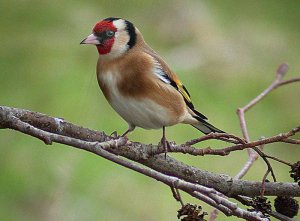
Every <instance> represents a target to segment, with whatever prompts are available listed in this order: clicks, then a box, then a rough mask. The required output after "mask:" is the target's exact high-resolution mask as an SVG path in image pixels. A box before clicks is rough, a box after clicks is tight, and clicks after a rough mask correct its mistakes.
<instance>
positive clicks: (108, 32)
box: [106, 30, 115, 37]
mask: <svg viewBox="0 0 300 221" xmlns="http://www.w3.org/2000/svg"><path fill="white" fill-rule="evenodd" d="M114 35H115V33H114V32H113V31H110V30H108V31H106V36H107V37H112V36H114Z"/></svg>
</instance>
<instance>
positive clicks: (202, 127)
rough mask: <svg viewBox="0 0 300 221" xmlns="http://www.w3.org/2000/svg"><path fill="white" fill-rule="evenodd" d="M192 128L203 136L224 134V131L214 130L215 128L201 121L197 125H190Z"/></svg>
mask: <svg viewBox="0 0 300 221" xmlns="http://www.w3.org/2000/svg"><path fill="white" fill-rule="evenodd" d="M192 126H193V127H195V128H197V129H198V130H200V131H201V132H202V133H204V134H209V133H225V132H224V131H222V130H220V129H218V128H216V127H215V126H213V125H211V124H210V123H208V122H207V121H205V120H201V122H199V123H197V124H192Z"/></svg>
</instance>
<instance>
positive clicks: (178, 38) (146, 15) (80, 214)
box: [0, 0, 300, 221]
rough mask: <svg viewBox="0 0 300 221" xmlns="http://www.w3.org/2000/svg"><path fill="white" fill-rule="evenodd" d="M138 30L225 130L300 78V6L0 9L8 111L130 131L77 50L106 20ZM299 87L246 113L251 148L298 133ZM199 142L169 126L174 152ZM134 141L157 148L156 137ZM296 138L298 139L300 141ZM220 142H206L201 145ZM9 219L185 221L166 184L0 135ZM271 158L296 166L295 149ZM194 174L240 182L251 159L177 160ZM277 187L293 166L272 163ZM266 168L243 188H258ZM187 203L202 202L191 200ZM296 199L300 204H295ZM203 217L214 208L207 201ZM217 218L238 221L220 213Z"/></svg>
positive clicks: (138, 4)
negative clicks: (279, 78)
mask: <svg viewBox="0 0 300 221" xmlns="http://www.w3.org/2000/svg"><path fill="white" fill-rule="evenodd" d="M110 16H115V17H123V18H126V19H128V20H130V21H132V22H133V23H134V24H135V25H136V26H137V27H138V28H139V29H140V31H141V32H142V33H143V34H144V38H145V39H146V41H147V42H148V44H149V45H151V46H152V48H153V49H155V50H156V51H157V52H158V53H159V54H161V55H162V57H164V59H165V60H166V61H167V63H168V64H169V65H170V66H171V67H172V69H173V70H174V71H175V72H176V73H177V74H178V75H179V77H180V79H181V80H182V81H183V82H184V84H185V85H186V87H187V88H188V89H189V91H190V93H191V95H192V99H193V101H194V104H195V106H196V107H197V108H198V110H199V111H201V112H202V113H204V114H205V115H207V116H208V117H209V119H210V122H211V123H213V124H215V125H216V126H217V127H219V128H221V129H223V130H225V131H227V132H230V133H234V134H237V135H241V132H240V128H239V123H238V119H237V116H236V113H235V112H236V109H237V107H241V106H243V105H245V104H246V103H247V102H249V101H250V100H251V99H252V98H254V97H255V96H256V95H257V94H258V93H260V92H261V91H262V90H263V89H265V88H266V87H267V86H268V85H269V84H270V83H271V82H272V81H273V79H274V76H275V75H274V73H275V70H276V69H277V67H278V65H279V64H280V63H282V62H288V63H289V65H290V70H289V72H288V74H287V76H286V77H285V78H286V79H287V78H289V77H296V76H299V75H300V62H299V61H300V57H299V56H300V40H299V39H300V25H299V21H300V5H299V1H288V2H287V1H280V0H272V1H271V0H269V1H259V0H255V1H230V0H227V1H222V0H213V1H208V0H207V1H197V0H194V1H180V0H176V1H170V0H168V1H145V0H144V1H137V0H136V1H116V0H110V1H99V0H98V1H96V0H94V1H40V0H35V1H30V0H22V1H21V0H11V1H7V0H6V1H1V2H0V33H1V42H0V69H1V72H0V77H1V90H0V91H1V93H0V105H7V106H13V107H20V108H25V109H30V110H34V111H39V112H42V113H46V114H48V115H51V116H56V117H62V118H64V119H66V120H68V121H71V122H73V123H76V124H79V125H82V126H85V127H89V128H92V129H96V130H104V131H105V132H106V133H111V132H113V131H115V130H116V131H118V132H119V133H121V132H123V131H125V130H126V128H127V124H126V123H125V122H124V121H123V120H122V119H121V118H120V117H119V116H118V115H117V114H116V113H115V112H114V111H113V110H112V108H111V107H110V106H109V105H108V103H107V102H106V100H105V99H104V97H103V95H102V94H101V93H100V90H99V88H98V85H97V82H96V76H95V66H96V61H97V56H98V55H97V51H96V49H95V48H94V47H92V46H81V45H79V42H80V41H81V40H82V39H83V38H85V37H86V36H87V35H88V34H89V33H90V32H91V29H92V27H93V26H94V24H95V23H96V22H97V21H99V20H101V19H103V18H106V17H110ZM299 97H300V84H299V83H298V84H293V85H290V86H285V87H282V88H280V89H278V90H276V91H274V92H272V93H271V94H270V95H269V96H268V97H267V98H266V99H265V100H264V101H263V102H261V103H259V105H257V106H255V107H254V108H253V109H252V110H251V111H250V112H249V113H247V114H246V117H247V122H248V128H249V132H250V137H251V139H253V140H254V139H258V138H260V136H272V135H275V134H278V133H280V132H286V131H288V130H289V129H291V128H292V127H295V126H297V125H299V119H300V111H299V106H300V100H299ZM200 135H201V134H200V133H199V132H198V131H197V130H195V129H194V128H192V127H190V126H187V125H177V126H174V127H171V128H168V129H167V136H168V139H169V140H175V141H176V142H178V143H181V142H184V141H186V140H187V139H191V138H195V137H197V136H200ZM129 138H130V139H131V140H134V141H142V142H144V143H158V142H159V140H160V138H161V131H160V130H157V131H156V130H150V131H147V130H143V129H137V130H136V131H135V132H134V133H132V134H131V135H130V136H129ZM298 138H300V136H299V135H298ZM208 145H212V146H213V147H222V146H224V144H223V143H219V142H212V143H209V142H208V143H202V144H200V145H199V146H200V147H206V146H208ZM0 148H1V154H0V168H1V169H0V190H1V194H0V219H1V220H25V221H27V220H28V221H29V220H49V221H50V220H113V221H116V220H149V221H152V220H153V221H154V220H177V218H176V210H177V209H179V207H180V205H179V204H178V203H177V202H175V200H174V199H173V198H172V195H171V192H170V190H169V188H168V187H166V186H164V185H162V184H161V183H158V182H157V181H155V180H152V179H149V178H147V177H144V176H142V175H139V174H137V173H135V172H133V171H130V170H128V169H125V168H122V167H120V166H118V165H115V164H113V163H111V162H108V161H106V160H104V159H102V158H99V157H97V156H95V155H93V154H90V153H88V152H84V151H80V150H76V149H73V148H70V147H67V146H63V145H58V144H54V145H53V146H45V145H44V144H43V143H42V142H41V141H39V140H37V139H34V138H31V137H28V136H25V135H23V134H20V133H17V132H13V131H9V130H1V131H0ZM265 150H266V152H267V153H269V154H272V155H274V156H277V157H280V158H282V159H284V160H287V161H290V162H295V161H297V160H299V156H300V154H299V147H296V146H292V145H286V144H275V145H272V146H268V147H267V148H266V149H265ZM173 156H174V157H176V158H178V159H180V160H182V161H183V162H185V163H188V164H191V165H194V166H196V167H199V168H202V169H206V170H209V171H214V172H218V173H226V174H229V175H232V176H234V175H235V174H236V173H237V172H238V171H239V170H240V168H241V167H242V165H243V163H244V162H245V161H246V159H247V154H246V151H241V152H239V153H233V154H231V155H230V156H228V157H213V156H207V157H192V156H182V155H173ZM273 166H274V170H275V171H276V173H277V176H278V179H279V180H280V181H292V180H291V179H290V178H289V174H288V170H289V168H287V167H284V166H282V165H280V164H277V163H273ZM265 169H266V166H265V164H264V163H263V162H262V161H261V160H259V161H258V162H257V163H256V164H255V165H254V167H253V168H252V170H251V171H250V172H249V173H248V174H247V176H246V177H245V179H248V180H260V179H261V178H262V176H263V174H264V171H265ZM183 199H184V201H185V202H192V203H194V202H197V201H195V200H193V199H191V198H189V197H187V196H186V195H184V194H183ZM298 200H299V199H298ZM200 204H201V205H202V206H203V207H204V210H205V211H208V212H210V211H211V210H212V208H210V207H208V206H206V205H205V204H204V203H200ZM219 220H236V219H235V218H231V217H229V218H226V217H225V216H223V215H220V219H219Z"/></svg>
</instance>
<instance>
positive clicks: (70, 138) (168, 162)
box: [0, 106, 300, 196]
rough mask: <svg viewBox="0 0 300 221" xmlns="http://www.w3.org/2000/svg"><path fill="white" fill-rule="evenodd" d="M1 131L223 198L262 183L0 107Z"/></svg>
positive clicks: (289, 189)
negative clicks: (106, 158) (129, 165)
mask: <svg viewBox="0 0 300 221" xmlns="http://www.w3.org/2000/svg"><path fill="white" fill-rule="evenodd" d="M22 122H23V123H24V124H22ZM0 127H1V128H10V129H14V130H17V131H20V132H23V133H26V134H28V135H31V136H34V137H37V138H39V139H40V140H42V141H43V142H45V143H46V144H51V143H52V142H58V143H63V144H66V145H69V146H74V147H77V148H80V149H84V150H87V151H89V152H92V153H95V154H98V152H97V151H95V149H92V148H91V146H97V145H98V146H99V148H101V149H102V150H106V151H108V152H110V153H113V154H115V155H119V156H122V157H125V158H127V159H129V160H132V161H135V162H138V163H141V164H143V165H145V166H147V167H149V168H152V169H153V170H155V171H157V172H160V173H162V174H166V175H169V176H174V177H177V178H179V179H182V180H184V181H186V182H190V183H195V184H199V185H202V186H206V187H209V188H213V189H215V190H217V191H218V192H221V193H223V194H224V195H226V196H234V195H244V196H258V195H260V188H261V182H255V181H244V180H236V179H233V178H232V177H230V176H228V175H225V174H216V173H212V172H209V171H205V170H201V169H199V168H196V167H192V166H189V165H187V164H184V163H183V162H180V161H178V160H176V159H174V158H172V157H169V156H167V158H165V157H164V155H163V154H159V155H154V156H152V157H151V156H150V155H149V152H151V150H152V149H158V148H159V147H158V146H157V145H151V144H149V145H146V144H142V143H138V142H126V143H124V140H123V139H121V140H119V139H117V140H114V139H113V138H112V137H111V136H108V135H106V134H105V133H104V132H97V131H94V130H90V129H87V128H83V127H80V126H77V125H74V124H72V123H69V122H67V121H65V120H63V119H61V118H54V117H49V116H47V115H44V114H41V113H38V112H32V111H28V110H23V109H18V108H12V107H5V106H0ZM58 135H60V136H61V137H60V139H55V138H56V136H58ZM107 141H110V142H112V143H115V144H114V145H108V143H103V142H107ZM101 143H102V144H101ZM103 144H106V145H103ZM85 145H88V146H85ZM99 148H98V149H99ZM145 150H147V151H145ZM149 150H150V151H149ZM265 195H266V196H268V195H269V196H300V187H299V186H298V185H297V184H296V183H280V182H278V183H275V182H270V183H266V186H265Z"/></svg>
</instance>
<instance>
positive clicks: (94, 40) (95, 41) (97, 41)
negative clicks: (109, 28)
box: [80, 34, 101, 45]
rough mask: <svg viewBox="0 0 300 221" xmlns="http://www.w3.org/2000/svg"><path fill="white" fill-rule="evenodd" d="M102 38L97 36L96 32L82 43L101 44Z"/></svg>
mask: <svg viewBox="0 0 300 221" xmlns="http://www.w3.org/2000/svg"><path fill="white" fill-rule="evenodd" d="M100 41H101V39H100V38H99V37H98V36H96V35H95V34H90V35H89V36H88V37H87V38H85V39H84V40H83V41H82V42H80V44H92V45H99V44H101V42H100Z"/></svg>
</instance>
